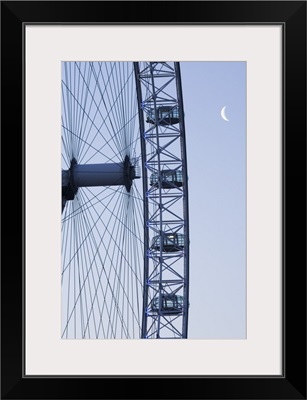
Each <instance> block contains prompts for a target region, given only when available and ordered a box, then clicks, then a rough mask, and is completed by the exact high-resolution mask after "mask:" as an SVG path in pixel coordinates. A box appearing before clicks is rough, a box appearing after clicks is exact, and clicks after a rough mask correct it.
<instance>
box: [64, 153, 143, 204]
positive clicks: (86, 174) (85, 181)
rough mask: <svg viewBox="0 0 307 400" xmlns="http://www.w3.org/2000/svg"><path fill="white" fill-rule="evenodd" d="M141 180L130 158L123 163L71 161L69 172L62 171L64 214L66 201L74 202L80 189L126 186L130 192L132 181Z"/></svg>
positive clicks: (137, 169)
mask: <svg viewBox="0 0 307 400" xmlns="http://www.w3.org/2000/svg"><path fill="white" fill-rule="evenodd" d="M137 178H140V170H139V168H138V167H136V166H135V165H132V164H131V161H130V159H129V157H128V156H126V157H125V159H124V161H123V162H121V163H109V164H108V163H106V164H77V162H76V160H75V159H73V160H72V161H71V165H70V168H69V170H62V212H63V210H64V207H65V204H66V201H68V200H73V199H74V198H75V195H76V194H77V192H78V189H79V188H80V187H93V186H96V187H97V186H98V187H100V186H125V187H126V190H127V192H130V190H131V186H132V181H133V180H134V179H137Z"/></svg>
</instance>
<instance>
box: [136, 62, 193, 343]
mask: <svg viewBox="0 0 307 400" xmlns="http://www.w3.org/2000/svg"><path fill="white" fill-rule="evenodd" d="M134 67H135V74H136V85H137V95H138V103H139V116H140V128H141V135H142V137H141V142H142V143H141V147H142V157H143V158H142V170H143V173H142V177H143V192H144V226H145V228H144V238H145V240H144V243H145V252H144V253H145V259H144V265H145V273H144V300H143V301H144V306H143V321H142V338H148V339H149V338H160V339H182V338H187V333H188V307H189V296H188V288H189V217H188V181H187V163H186V144H185V126H184V110H183V100H182V90H181V77H180V67H179V63H178V62H174V63H168V62H148V63H146V62H142V63H134ZM145 118H146V122H147V123H146V124H145V123H144V120H145ZM176 172H178V173H179V172H180V176H181V173H182V182H175V181H172V180H171V179H170V178H167V177H168V176H175V173H176ZM150 176H154V177H157V178H155V181H154V182H155V183H152V184H150V180H149V178H150ZM178 176H179V175H178ZM179 183H180V184H179ZM179 239H180V243H179Z"/></svg>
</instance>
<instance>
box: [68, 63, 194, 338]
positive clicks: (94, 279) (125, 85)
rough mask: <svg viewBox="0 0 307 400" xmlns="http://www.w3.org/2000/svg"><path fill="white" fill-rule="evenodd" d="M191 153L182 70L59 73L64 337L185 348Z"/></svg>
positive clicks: (101, 66) (155, 67) (87, 67)
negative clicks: (181, 341)
mask: <svg viewBox="0 0 307 400" xmlns="http://www.w3.org/2000/svg"><path fill="white" fill-rule="evenodd" d="M185 152H186V150H185V130H184V112H183V102H182V91H181V78H180V69H179V63H166V62H161V63H157V62H155V63H154V62H151V63H143V62H142V63H132V62H117V63H116V62H63V63H62V338H68V339H70V338H77V339H81V338H82V339H84V338H89V339H91V338H97V339H98V338H186V337H187V321H188V286H189V285H188V284H189V282H188V280H189V278H188V276H189V273H188V270H189V234H188V188H187V165H186V153H185ZM141 171H142V173H140V172H141ZM140 178H141V179H140Z"/></svg>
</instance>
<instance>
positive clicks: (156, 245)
mask: <svg viewBox="0 0 307 400" xmlns="http://www.w3.org/2000/svg"><path fill="white" fill-rule="evenodd" d="M160 243H161V237H160V236H154V237H153V239H152V242H151V249H153V250H158V251H160V247H161V246H160ZM183 248H184V235H183V234H182V233H166V234H164V236H163V247H162V251H163V252H166V253H170V252H176V251H181V250H183Z"/></svg>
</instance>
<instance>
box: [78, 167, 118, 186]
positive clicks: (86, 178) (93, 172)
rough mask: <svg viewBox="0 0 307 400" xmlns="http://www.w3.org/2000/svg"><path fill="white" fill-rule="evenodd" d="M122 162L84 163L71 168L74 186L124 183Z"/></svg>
mask: <svg viewBox="0 0 307 400" xmlns="http://www.w3.org/2000/svg"><path fill="white" fill-rule="evenodd" d="M124 172H125V171H124V165H123V163H118V164H84V165H78V164H76V165H74V166H73V168H72V176H73V183H74V185H75V186H76V187H78V188H79V187H91V186H119V185H125V173H124Z"/></svg>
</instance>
